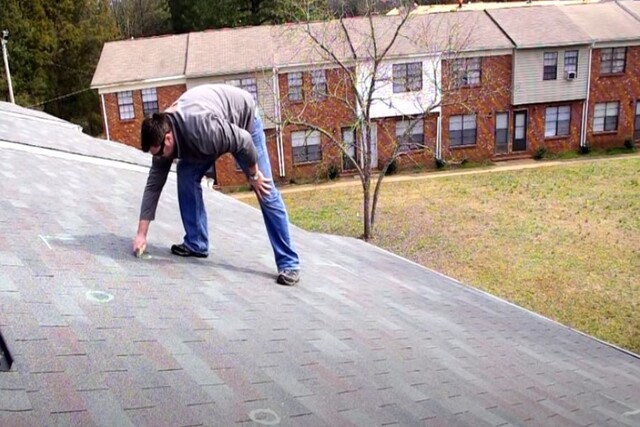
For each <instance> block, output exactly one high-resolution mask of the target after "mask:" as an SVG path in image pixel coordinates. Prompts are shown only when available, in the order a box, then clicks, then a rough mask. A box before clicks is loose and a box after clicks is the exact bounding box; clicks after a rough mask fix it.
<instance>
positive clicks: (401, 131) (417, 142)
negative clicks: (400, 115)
mask: <svg viewBox="0 0 640 427" xmlns="http://www.w3.org/2000/svg"><path fill="white" fill-rule="evenodd" d="M396 140H397V142H398V152H399V153H405V152H407V151H412V150H420V149H422V148H423V146H424V123H423V121H422V119H420V120H398V121H396Z"/></svg>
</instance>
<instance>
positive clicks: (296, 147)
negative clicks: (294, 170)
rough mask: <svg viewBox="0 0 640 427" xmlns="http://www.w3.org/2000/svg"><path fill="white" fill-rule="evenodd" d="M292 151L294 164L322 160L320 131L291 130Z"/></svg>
mask: <svg viewBox="0 0 640 427" xmlns="http://www.w3.org/2000/svg"><path fill="white" fill-rule="evenodd" d="M291 152H292V156H293V164H294V165H299V164H305V163H315V162H320V161H322V145H321V140H320V132H318V131H311V130H306V131H304V130H303V131H294V132H291Z"/></svg>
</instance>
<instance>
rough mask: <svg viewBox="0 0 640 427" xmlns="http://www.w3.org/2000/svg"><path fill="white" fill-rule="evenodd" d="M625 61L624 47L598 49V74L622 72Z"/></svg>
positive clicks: (625, 50) (625, 49) (625, 51)
mask: <svg viewBox="0 0 640 427" xmlns="http://www.w3.org/2000/svg"><path fill="white" fill-rule="evenodd" d="M626 63H627V48H626V47H609V48H603V49H601V50H600V74H602V75H608V74H620V73H624V70H625V67H626Z"/></svg>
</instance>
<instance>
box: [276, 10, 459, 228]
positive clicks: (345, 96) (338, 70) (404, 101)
mask: <svg viewBox="0 0 640 427" xmlns="http://www.w3.org/2000/svg"><path fill="white" fill-rule="evenodd" d="M381 2H382V1H380V2H379V1H375V0H367V1H365V2H364V3H365V6H366V11H365V13H364V16H363V17H359V18H349V17H347V16H344V15H343V16H341V17H339V18H337V19H333V20H329V21H325V22H314V21H312V20H310V19H307V20H306V21H303V22H298V23H297V24H295V25H290V26H288V27H287V29H286V31H285V32H284V33H283V34H281V35H280V36H279V37H278V40H280V42H279V46H278V47H277V49H276V51H277V55H279V57H280V58H283V55H286V52H287V50H288V51H289V55H290V57H284V59H281V62H283V63H286V64H291V63H295V62H296V61H297V62H298V63H301V64H302V63H304V64H309V65H312V67H313V68H314V69H315V71H312V72H311V73H310V74H309V73H306V75H307V77H306V78H304V79H303V77H302V74H303V73H297V74H296V73H289V74H288V75H292V76H293V78H292V79H291V80H290V81H288V83H287V85H286V89H285V90H286V91H287V93H284V94H280V99H281V105H282V108H281V112H280V119H281V124H282V126H283V127H288V128H291V127H294V128H295V127H296V126H298V127H299V128H300V129H308V130H309V132H308V135H309V136H312V135H314V132H315V135H314V138H315V141H313V142H314V144H315V143H316V142H317V135H318V134H319V135H321V136H322V140H323V141H324V143H323V144H322V161H323V163H324V167H325V168H327V167H329V168H335V167H336V165H337V164H342V168H343V169H345V168H346V167H348V166H351V168H352V170H353V171H355V172H354V173H355V174H357V176H358V177H359V178H360V182H361V186H362V194H363V206H362V212H363V234H362V238H363V239H365V240H369V239H371V238H372V237H373V229H374V224H375V218H376V207H377V204H378V200H379V197H380V189H381V185H382V182H383V179H384V176H385V174H386V172H387V170H388V169H389V167H390V166H391V165H392V164H394V162H395V161H396V160H398V159H400V158H405V157H406V158H409V159H411V158H412V157H415V153H416V152H417V151H419V152H420V154H419V156H422V159H423V161H424V159H425V158H426V157H429V158H430V159H431V160H432V161H433V159H434V155H435V156H436V157H437V154H438V153H435V147H436V144H435V141H434V140H433V139H435V126H436V122H437V120H438V119H437V114H436V112H437V109H438V108H439V107H440V106H441V105H442V96H441V95H442V93H443V91H446V90H447V88H445V87H444V85H443V79H442V78H441V74H442V70H441V67H442V63H443V60H445V59H446V60H453V59H455V58H457V56H458V54H459V52H461V51H462V47H463V46H464V44H465V41H466V38H467V37H468V34H466V33H465V30H464V29H468V28H470V27H471V26H470V25H462V24H461V23H460V22H459V20H457V19H452V18H451V17H449V16H445V15H446V14H434V15H432V16H416V15H413V14H412V13H411V8H410V7H404V8H399V9H398V13H397V14H396V15H395V16H382V15H378V14H377V13H376V11H377V10H378V7H379V3H381ZM313 3H314V2H313V1H304V2H302V4H304V6H306V7H310V6H313ZM383 3H386V2H383ZM332 12H333V13H335V11H332ZM407 58H415V62H411V61H409V60H407ZM399 59H400V60H399ZM394 61H395V62H398V64H395V63H394ZM298 75H299V76H300V77H299V79H300V81H299V82H296V79H297V78H298ZM449 80H450V81H451V82H452V81H453V80H452V79H449ZM452 84H453V83H452ZM292 87H293V89H292ZM297 92H300V93H297ZM292 94H293V97H292ZM328 111H329V113H327V112H328ZM327 114H329V115H330V117H327ZM385 118H386V119H387V120H389V119H393V120H397V119H400V120H402V122H401V125H399V126H398V127H400V129H401V134H398V129H397V128H398V127H396V126H393V130H391V129H390V127H385V125H384V123H385ZM426 122H428V123H429V124H427V123H426ZM336 126H339V127H340V128H338V129H337V128H336ZM431 128H433V129H431ZM345 129H346V130H347V131H348V130H352V131H353V134H352V136H348V137H345V135H344V130H345ZM378 129H381V130H382V133H383V135H377V133H378V132H377V131H378ZM425 129H430V130H429V132H431V133H433V134H434V138H428V139H429V141H428V143H425V139H426V138H424V136H423V134H424V132H425ZM341 130H342V132H341ZM347 134H348V132H347ZM376 136H378V137H380V136H383V139H384V140H385V144H381V147H382V148H383V149H384V150H386V151H385V153H384V156H381V158H380V159H379V160H376V157H377V154H378V153H377V142H376V141H375V139H376ZM294 157H295V153H294ZM338 158H341V159H342V160H343V161H342V162H337V161H336V159H338ZM376 170H377V171H378V172H376Z"/></svg>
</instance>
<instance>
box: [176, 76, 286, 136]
mask: <svg viewBox="0 0 640 427" xmlns="http://www.w3.org/2000/svg"><path fill="white" fill-rule="evenodd" d="M243 77H244V78H246V77H255V79H256V85H257V87H258V106H259V107H260V114H261V116H262V121H263V123H264V127H265V129H273V128H275V122H274V118H275V100H274V97H275V95H274V87H273V73H272V72H270V71H269V72H267V71H265V72H257V73H253V74H234V75H227V76H211V77H199V78H192V79H188V80H187V90H188V89H191V88H192V87H195V86H200V85H202V84H208V83H226V82H228V81H229V80H234V79H240V78H243Z"/></svg>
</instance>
